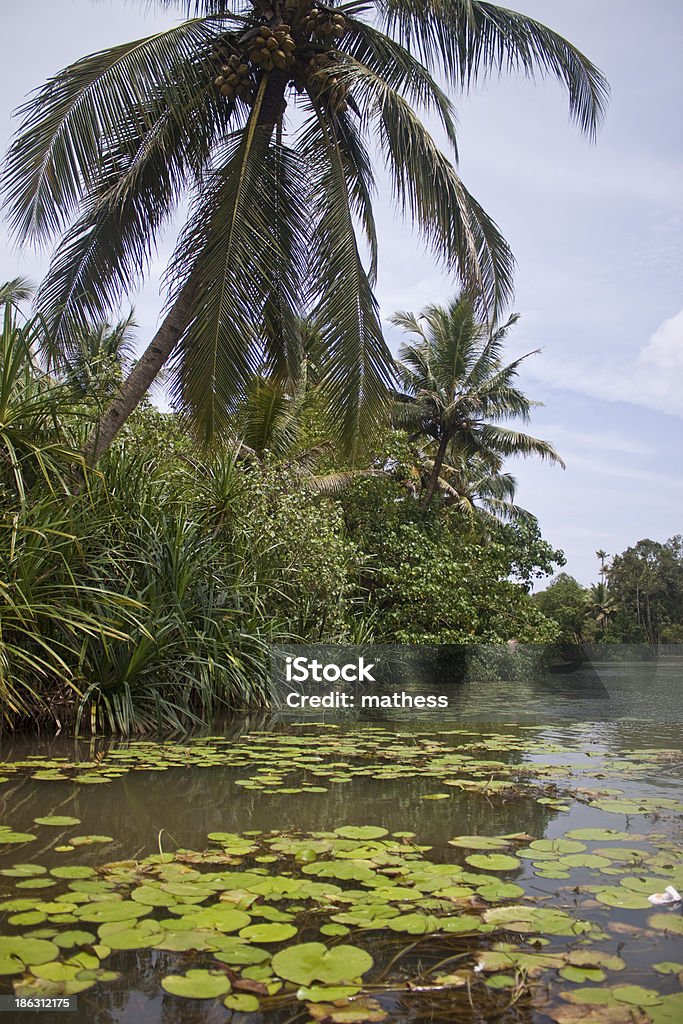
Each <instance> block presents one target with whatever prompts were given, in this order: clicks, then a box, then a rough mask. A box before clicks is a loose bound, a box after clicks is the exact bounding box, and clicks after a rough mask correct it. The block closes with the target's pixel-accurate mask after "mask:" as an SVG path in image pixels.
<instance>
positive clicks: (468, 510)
mask: <svg viewBox="0 0 683 1024" xmlns="http://www.w3.org/2000/svg"><path fill="white" fill-rule="evenodd" d="M421 455H422V457H421V459H420V461H421V467H422V470H423V472H425V471H426V475H427V478H428V479H429V476H430V475H431V472H432V470H433V468H434V458H433V456H432V457H431V458H430V457H429V456H428V455H427V457H425V456H424V454H423V453H421ZM436 489H437V493H439V494H440V495H441V497H442V498H443V500H444V502H445V503H446V504H447V505H455V506H456V507H457V508H459V509H460V510H461V511H462V512H463V513H464V514H465V515H466V516H471V517H476V518H478V519H479V520H481V521H482V522H483V524H484V525H486V524H487V523H490V522H491V521H492V520H496V521H498V522H513V523H515V522H522V521H524V520H529V519H532V518H533V516H532V514H531V513H530V512H528V511H527V510H526V509H524V508H522V507H521V506H520V505H516V504H515V494H516V492H517V481H516V479H515V477H514V476H513V475H512V474H511V473H505V472H503V459H502V458H501V456H500V455H498V454H497V453H495V452H492V451H487V452H483V451H480V452H477V453H476V454H474V455H472V454H470V453H469V452H468V450H467V447H466V446H465V447H460V448H459V447H458V446H457V443H456V444H453V445H452V446H451V449H450V450H449V452H448V453H447V455H446V457H445V459H444V461H443V464H442V466H441V470H440V473H439V479H438V480H437V484H436Z"/></svg>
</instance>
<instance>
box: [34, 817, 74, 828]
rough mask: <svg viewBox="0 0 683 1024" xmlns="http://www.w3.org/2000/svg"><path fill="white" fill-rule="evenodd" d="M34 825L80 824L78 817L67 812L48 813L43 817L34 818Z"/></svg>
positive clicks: (58, 825)
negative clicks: (73, 816)
mask: <svg viewBox="0 0 683 1024" xmlns="http://www.w3.org/2000/svg"><path fill="white" fill-rule="evenodd" d="M33 820H34V821H35V823H36V825H54V826H55V827H60V826H66V825H80V823H81V819H80V818H72V817H70V816H69V815H68V814H49V815H47V817H45V818H34V819H33Z"/></svg>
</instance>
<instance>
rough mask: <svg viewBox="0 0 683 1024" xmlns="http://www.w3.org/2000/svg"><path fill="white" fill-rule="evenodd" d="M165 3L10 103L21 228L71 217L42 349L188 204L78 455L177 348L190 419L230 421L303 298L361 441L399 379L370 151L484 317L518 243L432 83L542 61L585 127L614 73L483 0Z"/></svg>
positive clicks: (113, 424) (97, 303)
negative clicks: (460, 148) (112, 393)
mask: <svg viewBox="0 0 683 1024" xmlns="http://www.w3.org/2000/svg"><path fill="white" fill-rule="evenodd" d="M157 3H158V4H160V5H161V6H163V7H166V8H170V7H175V6H179V7H181V8H184V10H185V14H186V15H187V18H188V20H186V21H184V22H182V23H181V24H178V25H175V26H174V27H172V28H169V29H168V30H166V31H162V32H158V33H155V34H154V35H151V36H149V37H147V38H144V39H138V40H135V41H134V42H131V43H124V44H121V45H117V46H114V47H112V48H110V49H106V50H102V51H101V52H99V53H95V54H93V55H90V56H87V57H84V58H83V59H82V60H79V61H77V62H76V63H75V64H72V65H71V66H69V67H67V68H66V69H64V70H63V71H61V72H59V73H58V74H57V75H55V77H53V78H52V79H50V80H49V81H48V82H47V84H45V85H44V86H43V87H42V88H40V89H39V90H38V91H37V92H36V93H35V94H34V95H33V96H32V98H31V99H30V100H29V101H28V102H27V104H26V105H25V106H24V107H23V109H22V111H21V116H22V121H21V125H20V127H19V130H18V134H17V136H16V138H15V140H14V142H13V144H12V146H11V149H10V152H9V158H8V163H7V168H6V173H5V177H4V191H5V198H6V201H7V204H8V207H9V214H10V220H11V223H12V226H13V229H14V232H15V233H16V236H17V237H18V238H19V239H20V240H22V241H28V240H33V241H40V242H44V241H46V240H50V239H52V238H54V237H55V236H61V240H60V241H59V244H58V245H57V248H56V251H55V253H54V256H53V258H52V262H51V265H50V268H49V271H48V273H47V276H46V278H45V280H44V282H43V284H42V287H41V288H40V290H39V293H38V297H37V308H38V311H39V312H40V314H41V317H42V318H43V322H44V323H46V324H47V326H48V331H47V341H48V344H49V346H50V347H51V350H52V355H53V357H54V356H57V355H59V354H60V353H61V354H64V353H65V352H67V353H68V350H69V347H70V345H71V343H72V339H73V337H74V334H75V328H76V326H77V325H79V324H80V325H81V326H82V324H83V322H84V321H87V320H90V321H95V322H100V321H105V320H108V319H111V313H112V310H113V309H116V308H119V306H120V303H121V301H122V299H123V297H124V296H128V295H129V294H130V293H131V291H132V290H134V289H135V288H136V287H137V286H138V283H139V278H140V276H141V275H142V274H143V273H144V271H145V269H146V268H147V266H148V261H149V257H150V254H151V253H152V252H153V251H154V246H155V241H156V239H157V238H158V236H159V234H160V232H161V231H162V229H163V228H164V227H165V226H167V224H168V222H169V220H170V219H171V218H172V216H173V215H174V214H175V213H176V212H177V211H178V209H179V208H182V209H183V210H187V211H188V213H187V221H186V223H185V225H184V227H183V228H182V229H181V230H180V233H179V237H178V240H177V245H176V248H175V251H174V253H173V255H172V257H171V260H170V263H169V266H168V270H167V275H166V283H167V286H168V302H167V305H166V308H165V313H164V316H163V319H162V321H161V323H160V325H159V327H158V330H157V332H156V334H155V336H154V337H153V338H152V340H151V342H150V344H149V346H148V348H147V349H146V351H145V352H144V354H143V355H142V356H141V358H140V359H139V360H138V362H137V363H136V365H135V367H134V368H133V369H132V371H131V373H130V374H129V375H128V377H127V378H126V380H125V381H124V382H123V383H122V385H121V388H120V391H119V393H118V394H117V395H116V397H115V398H114V399H113V401H112V403H111V405H110V406H109V408H108V409H107V411H106V412H105V413H104V415H103V416H102V418H101V420H100V422H99V424H98V427H97V430H96V431H95V432H94V433H93V434H92V436H91V437H90V439H89V442H88V445H87V452H86V455H87V459H88V461H89V462H90V463H93V462H95V461H96V460H97V458H98V457H99V456H100V455H101V454H102V453H103V452H104V451H105V450H106V449H107V448H108V447H109V445H110V444H111V442H112V440H113V438H114V436H115V434H116V432H117V431H118V430H119V429H120V427H121V426H122V424H123V423H124V422H125V421H126V419H127V417H128V416H129V415H130V413H131V411H132V410H133V409H134V408H135V407H136V405H137V404H138V403H139V401H140V400H141V398H142V396H143V395H144V394H145V393H146V391H147V390H148V388H149V386H150V384H151V383H152V381H153V379H154V378H155V376H156V375H157V373H158V372H159V370H160V369H161V367H162V366H163V365H164V364H165V363H167V361H169V359H171V357H172V364H171V378H170V379H171V390H172V396H173V398H174V400H175V401H176V403H177V404H178V406H179V407H181V408H183V409H185V410H187V411H188V412H189V413H190V414H191V417H192V419H193V421H194V423H195V425H196V427H197V428H198V432H199V434H200V435H201V436H202V437H203V438H204V439H206V440H210V439H211V438H212V437H214V436H216V435H217V434H219V433H221V432H222V431H223V430H225V429H226V427H227V426H228V424H229V420H230V417H231V415H232V412H233V408H234V403H235V400H236V397H238V396H239V395H240V394H241V393H242V392H243V390H244V387H245V382H246V381H248V379H249V377H250V376H251V374H252V372H253V371H254V369H255V368H257V367H258V368H260V369H263V367H264V366H265V367H266V368H267V370H268V372H269V373H271V374H272V375H275V376H277V377H284V376H286V375H288V374H291V373H292V372H293V371H294V370H295V369H296V363H297V361H298V359H299V358H300V346H299V344H298V336H297V322H298V317H299V316H301V315H303V314H310V315H311V316H312V317H313V318H314V320H315V322H316V324H317V325H318V327H319V329H320V331H321V334H322V337H323V339H324V342H325V345H326V348H327V352H328V355H329V358H328V359H327V360H326V372H325V378H324V381H323V387H324V389H325V392H326V394H327V396H328V401H329V406H330V410H331V414H332V419H333V420H334V422H335V423H336V424H337V426H338V429H339V433H340V436H341V438H342V439H343V440H344V441H345V443H346V445H347V446H348V448H349V449H351V450H352V449H353V447H354V445H356V444H357V443H358V441H359V439H360V438H362V437H363V436H365V435H367V433H368V431H369V430H370V429H371V428H372V426H373V423H374V422H375V417H376V414H377V411H378V409H379V408H380V407H382V406H383V404H384V403H386V401H387V383H388V381H389V379H390V376H391V358H390V354H389V352H388V349H387V347H386V345H385V342H384V339H383V336H382V330H381V325H380V319H379V316H378V307H377V301H376V298H375V295H374V292H373V286H374V276H375V267H376V260H377V234H376V229H375V221H374V217H373V198H374V192H375V174H374V168H373V159H372V156H371V152H374V150H375V149H376V150H377V151H378V153H379V154H380V156H381V159H383V161H384V163H385V165H386V167H387V168H388V171H389V175H390V178H391V182H392V187H393V193H394V198H395V200H396V202H397V204H398V207H399V208H400V209H402V210H403V211H404V213H406V214H407V216H408V217H409V218H410V219H411V220H412V221H413V222H414V223H415V224H416V225H417V227H418V228H419V230H420V231H421V232H422V235H423V236H424V238H425V240H426V242H427V243H428V244H429V245H430V246H431V248H432V250H433V251H434V252H435V253H436V254H437V256H438V257H439V258H440V259H441V260H442V261H443V263H444V264H445V265H446V266H447V267H448V268H449V269H450V270H451V271H453V272H454V273H455V274H456V275H457V276H458V277H459V278H460V279H461V281H462V282H464V285H465V287H466V288H467V290H468V292H469V293H470V294H471V295H472V296H473V298H476V299H477V300H478V301H479V302H480V303H481V304H482V305H483V306H484V307H485V308H486V310H487V312H488V315H489V316H491V315H494V314H495V312H496V311H497V310H498V309H499V308H500V307H502V306H503V305H504V303H505V302H506V300H507V299H508V298H509V296H510V293H511V289H512V274H513V258H512V255H511V252H510V249H509V246H508V245H507V243H506V241H505V240H504V238H503V237H502V235H501V233H500V231H499V229H498V227H497V226H496V224H495V223H494V222H493V221H492V220H491V218H490V217H489V216H488V215H487V214H486V213H485V211H484V210H483V209H482V207H481V206H480V205H479V204H478V203H477V201H476V200H475V199H474V198H473V197H472V195H471V194H470V193H469V192H468V190H467V189H466V188H465V186H464V184H463V183H462V181H461V179H460V178H459V177H458V174H457V173H456V170H455V167H454V162H455V161H456V160H457V149H456V127H455V118H454V108H453V104H452V101H451V99H450V98H449V96H448V95H447V92H446V91H445V90H446V89H448V88H451V89H456V90H459V91H463V90H466V89H467V87H468V86H469V85H471V84H472V83H473V82H474V81H475V79H479V78H481V77H482V76H483V75H485V74H486V73H488V72H491V71H503V70H506V71H507V70H515V69H517V70H520V71H521V72H523V73H524V74H526V75H529V76H531V75H534V74H536V73H540V74H543V75H549V76H551V77H554V78H556V79H558V80H559V81H560V82H561V83H562V84H563V85H564V86H565V87H566V90H567V92H568V96H569V108H570V113H571V116H572V117H573V118H574V119H575V120H576V121H577V122H578V125H579V127H580V128H581V129H582V130H583V131H584V132H586V133H588V134H589V135H591V134H592V133H594V131H595V129H596V126H597V124H598V122H599V120H600V117H601V114H602V112H603V107H604V103H605V98H606V84H605V80H604V78H603V77H602V75H601V74H600V72H599V71H598V70H597V69H596V67H595V66H594V65H593V64H592V63H591V62H590V61H589V60H588V59H587V58H586V57H585V56H584V55H583V54H582V53H580V52H579V51H578V50H577V49H576V48H575V47H574V46H572V45H571V44H570V43H569V42H567V41H566V40H565V39H563V38H562V37H560V36H559V35H557V34H556V33H555V32H553V31H551V30H550V29H548V28H546V27H545V26H544V25H542V24H540V23H539V22H537V21H534V20H533V19H531V18H528V17H525V16H524V15H522V14H518V13H515V12H514V11H509V10H507V9H505V8H502V7H498V6H496V5H494V4H491V3H484V2H480V0H348V2H345V3H340V4H334V5H330V4H325V5H323V4H320V3H317V2H314V0H282V2H278V0H274V2H271V0H248V2H241V3H240V2H237V0H235V2H234V3H229V2H228V0H157ZM440 83H441V84H440ZM424 114H427V115H429V116H431V117H432V118H434V119H435V120H436V122H439V123H440V125H441V128H442V129H443V132H444V134H445V138H446V139H447V142H448V147H449V152H447V153H444V152H442V151H441V150H440V149H439V148H438V147H437V145H436V143H435V142H434V140H433V138H432V136H431V135H430V133H429V131H428V130H427V128H426V127H425V125H424V123H423V121H422V120H421V116H422V115H424ZM290 115H293V116H290ZM357 229H359V230H360V231H361V232H362V233H363V234H364V238H365V243H367V249H368V253H369V255H368V259H367V261H365V262H368V266H367V268H366V266H365V262H364V258H363V254H362V244H361V241H359V237H358V234H357Z"/></svg>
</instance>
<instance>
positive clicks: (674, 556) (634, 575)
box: [535, 535, 683, 644]
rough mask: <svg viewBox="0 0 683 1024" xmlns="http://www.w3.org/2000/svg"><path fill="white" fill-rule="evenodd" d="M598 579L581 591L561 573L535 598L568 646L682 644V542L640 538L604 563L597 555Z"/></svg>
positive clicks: (602, 556)
mask: <svg viewBox="0 0 683 1024" xmlns="http://www.w3.org/2000/svg"><path fill="white" fill-rule="evenodd" d="M597 556H598V558H599V559H600V562H601V569H600V577H601V578H600V581H599V582H598V583H596V584H595V585H594V586H592V587H582V586H581V584H580V583H578V582H577V581H576V580H575V579H574V578H573V577H572V576H569V575H567V574H566V573H560V575H559V576H557V577H556V578H555V579H554V580H553V581H552V582H551V583H550V585H549V586H548V587H547V589H546V590H544V591H542V592H541V593H539V594H537V595H536V598H535V600H536V604H537V606H538V608H539V609H540V610H541V611H542V612H543V614H544V615H547V616H548V617H549V618H551V619H553V620H554V621H555V622H556V623H557V624H558V626H559V627H560V629H561V639H562V640H563V641H565V642H568V643H577V642H579V643H582V642H589V643H616V644H641V643H647V644H666V643H682V642H683V538H682V537H681V536H680V535H676V536H675V537H671V538H670V539H669V540H667V541H666V542H665V543H663V544H662V543H659V542H658V541H654V540H649V539H646V540H639V541H638V543H637V544H635V545H634V546H633V547H630V548H627V549H626V550H625V551H622V553H621V554H619V555H615V556H614V557H613V558H612V561H611V562H607V561H606V559H607V553H606V552H605V551H598V552H597Z"/></svg>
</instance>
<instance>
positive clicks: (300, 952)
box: [272, 942, 373, 985]
mask: <svg viewBox="0 0 683 1024" xmlns="http://www.w3.org/2000/svg"><path fill="white" fill-rule="evenodd" d="M372 964H373V960H372V957H371V956H370V954H369V953H367V952H366V951H365V950H364V949H359V948H358V947H357V946H350V945H339V946H333V947H332V949H327V948H326V947H325V946H324V945H323V944H322V942H304V943H300V944H298V945H295V946H289V947H288V948H287V949H283V950H281V951H280V952H279V953H276V954H275V956H274V957H273V961H272V966H273V970H274V971H275V973H276V974H277V975H278V977H280V978H284V979H285V981H292V982H294V983H295V984H297V985H310V984H311V983H312V982H314V981H319V982H323V983H324V984H326V985H338V984H339V983H340V982H345V981H355V979H356V978H360V977H361V976H362V975H363V974H365V973H366V972H367V971H369V970H370V968H371V967H372Z"/></svg>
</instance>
